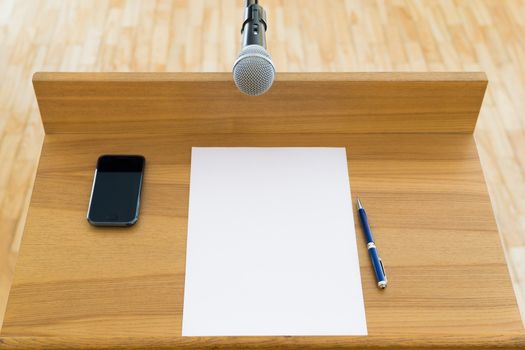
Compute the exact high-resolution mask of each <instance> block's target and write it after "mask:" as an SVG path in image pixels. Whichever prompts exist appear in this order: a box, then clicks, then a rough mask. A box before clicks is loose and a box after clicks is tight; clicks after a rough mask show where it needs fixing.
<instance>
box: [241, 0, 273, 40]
mask: <svg viewBox="0 0 525 350" xmlns="http://www.w3.org/2000/svg"><path fill="white" fill-rule="evenodd" d="M267 29H268V25H267V23H266V11H264V9H263V7H262V6H260V5H259V4H258V2H257V1H256V0H247V1H246V9H245V11H244V23H243V24H242V29H241V34H242V48H245V47H246V46H249V45H259V46H262V47H264V48H265V49H266V30H267Z"/></svg>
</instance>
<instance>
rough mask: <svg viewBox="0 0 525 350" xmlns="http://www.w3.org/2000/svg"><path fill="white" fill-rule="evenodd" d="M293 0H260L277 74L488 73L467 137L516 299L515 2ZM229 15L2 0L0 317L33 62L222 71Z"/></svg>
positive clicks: (520, 121)
mask: <svg viewBox="0 0 525 350" xmlns="http://www.w3.org/2000/svg"><path fill="white" fill-rule="evenodd" d="M301 3H302V6H297V5H296V2H294V1H280V0H264V7H265V9H266V10H267V12H268V20H269V28H270V30H269V31H268V43H269V49H270V52H271V53H272V55H273V57H274V62H275V63H276V66H277V69H278V71H279V72H318V71H327V72H328V71H329V72H346V71H485V72H486V73H487V76H488V79H489V81H490V84H489V86H488V92H487V97H486V99H485V102H484V105H483V108H482V111H481V116H480V120H479V122H478V126H477V128H476V134H475V136H476V142H477V146H478V149H479V153H480V156H481V159H482V164H483V169H484V172H485V176H486V180H487V184H488V187H489V192H490V196H491V199H492V203H493V206H494V211H495V215H496V220H497V224H498V227H499V230H500V233H501V239H502V242H503V244H504V247H505V250H506V253H507V254H506V255H507V259H508V263H509V268H510V272H511V275H512V278H513V281H514V287H515V291H516V293H517V296H518V300H519V301H520V303H521V304H522V305H525V268H524V266H525V224H524V223H525V221H524V220H525V219H524V218H525V171H524V169H525V152H523V149H525V123H524V120H525V98H524V96H525V88H524V87H525V68H524V67H525V66H524V65H523V61H524V59H523V58H524V57H525V42H524V41H523V37H524V36H525V26H524V25H523V15H522V14H523V13H524V11H525V2H524V1H523V0H506V1H492V0H466V1H412V0H395V1H381V0H331V1H319V0H303V1H302V2H301ZM218 5H220V6H219V7H218ZM241 17H242V8H241V6H240V5H239V3H238V2H237V1H220V2H217V1H215V0H180V1H165V0H155V1H154V0H151V1H150V0H118V1H115V0H94V1H61V0H27V1H16V0H0V77H1V78H2V84H1V85H0V162H1V164H2V166H1V167H0V324H1V320H2V317H3V309H4V307H5V304H6V301H7V294H8V292H9V286H10V283H11V278H12V276H13V272H14V268H15V263H16V259H17V256H18V249H19V245H20V241H21V237H22V231H23V227H24V223H25V218H26V212H27V207H28V205H29V194H30V193H31V188H32V185H33V179H34V174H35V172H36V166H37V164H38V158H39V154H40V148H41V144H42V138H43V133H42V125H41V121H40V115H39V113H38V108H37V105H36V102H35V98H34V91H33V87H32V84H31V77H32V74H33V72H35V71H85V72H93V71H112V72H113V71H120V72H128V71H134V72H146V71H147V72H166V71H170V72H180V71H186V72H194V71H203V72H205V71H207V72H216V71H230V70H231V64H232V62H233V60H234V58H235V56H236V55H237V53H238V49H239V42H240V39H239V26H240V23H239V18H241ZM204 22H205V23H206V26H204V27H203V25H202V24H203V23H204ZM522 310H523V311H525V307H523V308H522ZM440 339H442V338H440ZM480 339H483V338H481V337H480ZM35 341H36V343H37V344H39V340H38V339H35ZM90 342H91V340H90V339H89V338H86V340H85V341H84V346H86V347H88V346H89V345H88V344H89V343H90ZM122 343H125V341H124V340H122ZM128 343H129V342H128ZM407 343H409V342H407ZM63 344H65V345H64V347H67V344H68V341H67V339H65V340H64V343H63ZM113 344H114V345H115V344H116V343H113ZM115 346H116V345H115ZM495 347H496V346H495ZM20 348H27V346H26V347H24V346H23V345H21V346H20Z"/></svg>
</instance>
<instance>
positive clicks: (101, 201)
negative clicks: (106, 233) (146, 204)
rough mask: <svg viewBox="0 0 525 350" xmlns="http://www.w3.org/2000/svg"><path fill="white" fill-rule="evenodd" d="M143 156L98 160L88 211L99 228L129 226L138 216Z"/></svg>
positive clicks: (103, 157)
mask: <svg viewBox="0 0 525 350" xmlns="http://www.w3.org/2000/svg"><path fill="white" fill-rule="evenodd" d="M144 165H145V159H144V157H143V156H121V155H104V156H102V157H100V158H99V159H98V162H97V169H96V172H95V178H94V180H93V189H92V192H91V200H90V204H89V209H88V215H87V218H88V221H89V222H90V223H91V224H93V225H96V226H129V225H133V224H135V223H136V222H137V220H138V216H139V205H140V192H141V189H142V178H143V174H144Z"/></svg>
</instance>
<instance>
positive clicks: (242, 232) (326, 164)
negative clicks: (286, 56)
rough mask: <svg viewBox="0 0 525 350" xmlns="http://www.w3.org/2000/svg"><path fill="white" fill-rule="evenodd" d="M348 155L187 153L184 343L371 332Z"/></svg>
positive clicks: (311, 151) (319, 151) (321, 151)
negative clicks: (221, 338)
mask: <svg viewBox="0 0 525 350" xmlns="http://www.w3.org/2000/svg"><path fill="white" fill-rule="evenodd" d="M352 211H353V206H352V199H351V195H350V182H349V178H348V166H347V160H346V150H345V149H344V148H193V150H192V159H191V180H190V202H189V221H188V242H187V251H186V284H185V290H184V314H183V326H182V335H183V336H272V335H274V336H279V335H283V336H284V335H367V326H366V318H365V308H364V302H363V294H362V288H361V276H360V271H359V259H358V255H357V247H356V236H355V228H354V220H353V214H352Z"/></svg>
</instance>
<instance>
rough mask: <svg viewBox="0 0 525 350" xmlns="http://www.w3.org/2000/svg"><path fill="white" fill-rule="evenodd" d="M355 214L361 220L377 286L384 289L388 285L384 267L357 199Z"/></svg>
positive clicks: (364, 213)
mask: <svg viewBox="0 0 525 350" xmlns="http://www.w3.org/2000/svg"><path fill="white" fill-rule="evenodd" d="M357 213H358V214H359V219H361V227H362V228H363V232H364V233H365V238H366V247H367V248H368V254H369V255H370V260H372V266H373V267H374V272H375V275H376V281H377V286H378V287H379V288H381V289H385V288H386V285H387V283H388V280H387V278H386V273H385V267H384V266H383V261H381V258H380V257H379V254H377V248H376V244H375V242H374V238H373V237H372V231H371V230H370V225H369V224H368V218H367V217H366V212H365V209H364V208H363V204H362V203H361V201H360V200H359V198H357Z"/></svg>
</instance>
